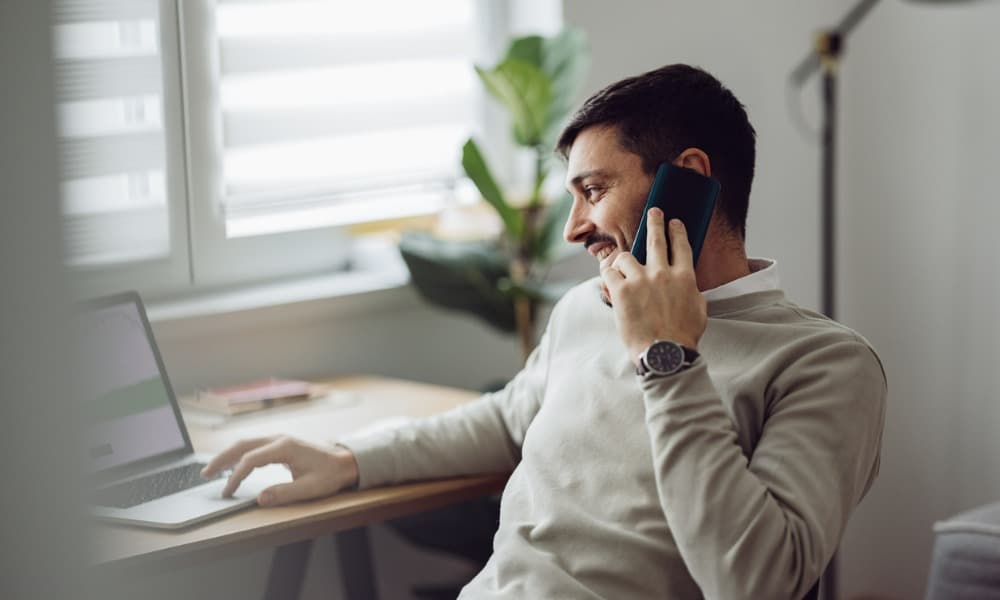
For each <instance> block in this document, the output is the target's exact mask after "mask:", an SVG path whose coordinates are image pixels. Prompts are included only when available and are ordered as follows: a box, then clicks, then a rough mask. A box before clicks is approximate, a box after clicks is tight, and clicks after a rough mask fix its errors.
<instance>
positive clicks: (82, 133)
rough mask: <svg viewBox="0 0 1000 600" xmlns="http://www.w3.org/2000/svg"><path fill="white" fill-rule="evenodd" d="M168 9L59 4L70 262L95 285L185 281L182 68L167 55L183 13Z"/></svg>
mask: <svg viewBox="0 0 1000 600" xmlns="http://www.w3.org/2000/svg"><path fill="white" fill-rule="evenodd" d="M164 8H166V3H160V2H157V0H57V1H56V2H54V4H53V10H54V15H53V16H54V27H55V31H54V32H53V43H54V46H55V47H54V49H53V55H54V58H55V61H56V62H55V71H56V95H57V100H56V102H57V105H56V116H57V121H58V128H59V133H60V140H59V146H60V155H61V172H62V202H63V211H62V212H63V218H64V230H65V240H66V248H67V253H68V262H69V263H70V265H71V266H73V267H75V268H76V270H78V271H80V272H82V273H84V274H85V276H86V279H87V280H88V281H90V282H92V283H94V284H96V286H95V287H101V286H103V287H112V286H114V285H115V284H116V283H117V281H118V280H119V278H124V279H126V280H129V281H131V282H133V283H132V285H141V286H143V287H145V288H148V289H153V290H163V289H167V288H171V287H177V286H180V285H184V284H185V283H186V282H187V281H188V272H187V262H188V261H187V234H186V224H185V222H186V202H185V196H184V173H183V159H182V154H181V145H180V135H179V134H180V131H181V119H180V104H179V101H178V99H179V94H178V89H179V88H178V83H179V80H178V70H177V63H176V61H174V62H171V61H169V60H164V58H165V57H166V56H170V55H171V54H175V53H176V47H175V46H172V45H171V43H170V41H171V39H172V38H171V37H170V35H169V33H170V32H171V31H172V30H173V31H176V29H175V28H176V22H175V21H171V20H170V12H169V10H166V11H165V10H163V9H164ZM164 17H166V18H164ZM173 39H176V37H174V38H173Z"/></svg>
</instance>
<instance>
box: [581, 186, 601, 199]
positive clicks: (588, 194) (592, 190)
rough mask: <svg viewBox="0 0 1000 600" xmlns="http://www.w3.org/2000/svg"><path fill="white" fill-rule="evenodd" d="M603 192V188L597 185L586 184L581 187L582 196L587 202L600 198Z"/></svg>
mask: <svg viewBox="0 0 1000 600" xmlns="http://www.w3.org/2000/svg"><path fill="white" fill-rule="evenodd" d="M603 194H604V188H603V187H601V186H599V185H588V186H585V187H584V188H583V197H584V198H586V199H587V201H588V202H596V201H597V200H600V198H601V196H602V195H603Z"/></svg>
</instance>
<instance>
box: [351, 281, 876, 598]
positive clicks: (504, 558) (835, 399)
mask: <svg viewBox="0 0 1000 600" xmlns="http://www.w3.org/2000/svg"><path fill="white" fill-rule="evenodd" d="M599 281H600V280H599V279H598V278H595V279H591V280H589V281H587V282H584V283H582V284H580V285H579V286H577V287H575V288H574V289H573V290H571V291H570V292H568V293H567V294H566V295H565V296H564V297H563V299H562V300H561V301H560V302H559V303H558V304H557V305H556V307H555V308H554V310H553V312H552V315H551V317H550V320H549V325H548V327H547V329H546V331H545V333H544V335H543V336H542V338H541V341H540V343H539V345H538V347H537V348H536V349H535V351H534V353H533V354H532V355H531V357H530V358H529V360H528V362H527V364H526V366H525V367H524V369H523V370H522V371H521V372H520V373H519V374H518V375H517V376H516V377H515V378H514V379H513V380H512V381H511V382H510V383H509V384H508V385H507V386H506V388H504V389H503V390H501V391H499V392H497V393H494V394H489V395H485V396H483V397H481V398H479V399H478V400H476V401H473V402H471V403H469V404H467V405H463V406H461V407H459V408H457V409H455V410H452V411H450V412H448V413H445V414H442V415H439V416H435V417H430V418H427V419H421V420H418V421H415V422H412V423H409V424H406V425H404V426H402V427H400V428H397V429H394V430H390V431H382V432H378V433H373V434H369V435H364V436H360V437H354V438H348V439H344V440H341V443H343V444H344V445H345V446H347V447H348V448H350V449H351V450H352V451H353V452H354V454H355V457H356V459H357V462H358V467H359V473H360V480H359V486H360V487H361V488H370V487H374V486H379V485H384V484H389V483H397V482H402V481H407V480H415V479H426V478H439V477H448V476H456V475H462V474H474V473H494V472H507V471H511V470H512V471H513V473H512V474H511V476H510V479H509V481H508V483H507V486H506V488H505V489H504V492H503V497H502V501H501V508H500V525H499V529H498V531H497V533H496V536H495V538H494V543H493V544H494V545H493V547H494V553H493V556H492V558H491V559H490V560H489V562H488V564H487V565H486V567H485V568H484V569H483V570H482V571H481V572H480V573H479V574H478V575H477V576H476V577H475V578H474V579H473V580H472V582H470V583H469V584H468V585H467V586H466V588H465V589H464V590H463V593H462V596H461V597H462V598H504V599H515V598H516V599H534V598H539V599H541V598H545V599H548V598H606V599H620V598H699V597H706V598H756V599H761V598H767V599H772V598H774V599H777V598H799V597H801V596H802V595H804V594H805V593H806V592H807V591H808V590H809V589H810V588H811V587H812V586H813V584H814V583H815V582H816V580H817V579H818V578H819V575H820V573H821V572H822V570H823V568H824V567H825V565H826V564H827V562H828V561H829V560H830V558H831V556H832V555H833V552H834V550H835V548H836V547H837V544H838V543H839V541H840V538H841V535H842V533H843V531H844V528H845V526H846V524H847V520H848V517H849V516H850V514H851V511H852V510H853V509H854V507H855V506H856V505H857V503H858V502H859V501H860V500H861V498H862V497H863V496H864V494H865V493H866V492H867V491H868V489H869V487H870V486H871V484H872V481H873V480H874V478H875V475H876V474H877V472H878V464H879V448H880V444H881V437H882V429H883V423H884V418H885V399H886V380H885V375H884V372H883V370H882V367H881V364H880V362H879V359H878V358H877V356H876V355H875V353H874V351H873V350H872V348H871V347H870V345H869V344H868V343H867V342H866V341H865V340H864V339H863V338H861V337H860V336H859V335H858V334H856V333H855V332H853V331H851V330H850V329H848V328H846V327H844V326H842V325H839V324H837V323H835V322H833V321H831V320H829V319H827V318H825V317H824V316H822V315H819V314H817V313H814V312H811V311H808V310H805V309H803V308H800V307H798V306H796V305H795V304H793V303H792V302H790V301H788V300H787V299H786V298H785V297H784V294H783V293H782V292H781V291H780V290H773V291H764V292H757V293H751V294H745V295H742V296H737V297H735V298H728V299H724V300H719V301H715V302H709V303H708V315H709V319H708V326H707V329H706V331H705V333H704V335H703V337H702V339H701V341H700V343H699V346H698V350H699V352H700V353H701V358H700V359H699V360H697V361H696V363H695V364H694V365H693V366H692V367H690V368H688V369H686V370H684V371H681V372H679V373H676V374H674V375H671V376H667V377H660V378H650V379H645V380H644V379H643V378H641V377H638V376H637V375H636V374H635V367H634V365H633V362H632V359H631V357H630V356H629V355H628V352H627V351H626V349H625V347H624V345H623V343H622V342H621V339H620V338H619V336H618V332H617V330H616V327H615V322H614V316H613V313H612V311H611V309H610V308H609V307H607V306H606V305H604V304H603V303H602V302H601V300H600V297H599Z"/></svg>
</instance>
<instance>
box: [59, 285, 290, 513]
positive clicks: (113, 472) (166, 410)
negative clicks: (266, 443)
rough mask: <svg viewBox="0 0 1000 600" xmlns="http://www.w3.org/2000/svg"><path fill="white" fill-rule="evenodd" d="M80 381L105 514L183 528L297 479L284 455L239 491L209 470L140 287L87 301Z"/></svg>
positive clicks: (95, 486) (96, 494)
mask: <svg viewBox="0 0 1000 600" xmlns="http://www.w3.org/2000/svg"><path fill="white" fill-rule="evenodd" d="M77 323H78V325H79V332H78V333H79V335H78V336H77V340H78V341H79V343H80V344H81V348H80V352H78V357H77V365H78V374H77V375H76V376H75V377H74V379H76V380H77V381H75V382H74V383H75V384H76V389H77V390H79V393H80V395H81V401H83V402H89V403H90V404H89V405H88V406H86V407H85V410H84V411H82V412H83V413H84V414H86V415H88V416H89V417H90V418H89V420H88V424H87V426H86V427H87V429H86V431H85V432H84V436H83V439H84V441H85V442H86V444H87V448H86V461H87V463H88V470H89V471H90V475H91V479H92V489H91V494H90V504H91V512H92V513H93V514H94V515H96V516H97V517H99V518H101V519H106V520H111V521H118V522H123V523H130V524H135V525H143V526H149V527H157V528H164V529H175V528H180V527H186V526H188V525H192V524H194V523H198V522H200V521H203V520H205V519H209V518H212V517H215V516H217V515H221V514H224V513H227V512H231V511H234V510H238V509H241V508H244V507H247V506H250V505H253V504H254V503H256V497H257V494H259V493H260V491H261V490H263V489H264V488H266V487H269V486H271V485H274V484H275V483H281V482H286V481H290V480H291V475H290V474H289V473H288V470H287V469H285V468H284V467H283V466H281V465H271V466H269V467H266V468H263V469H255V470H254V472H253V473H252V474H251V475H250V477H248V478H247V479H246V481H244V482H243V483H242V484H241V485H240V488H239V490H238V491H237V493H236V495H235V496H234V497H232V498H223V497H222V488H223V486H224V485H225V474H223V475H222V476H220V477H217V478H215V479H213V480H205V479H202V478H201V476H200V471H201V469H202V467H204V466H205V464H206V463H207V462H208V459H209V458H210V457H207V456H203V455H199V454H195V452H194V450H193V448H192V446H191V440H190V437H189V436H188V431H187V428H186V427H185V425H184V420H183V419H182V417H181V412H180V408H179V407H178V404H177V398H176V396H175V395H174V392H173V389H172V388H171V386H170V380H169V379H168V377H167V372H166V370H165V369H164V366H163V360H162V359H161V357H160V353H159V350H158V349H157V347H156V342H155V340H154V339H153V333H152V330H151V329H150V326H149V320H148V319H147V317H146V311H145V309H144V308H143V305H142V300H141V299H140V298H139V295H138V294H137V293H135V292H127V293H124V294H119V295H116V296H111V297H107V298H102V299H100V300H96V301H93V302H91V303H88V304H87V305H86V307H85V308H84V310H82V311H80V313H79V314H78V318H77Z"/></svg>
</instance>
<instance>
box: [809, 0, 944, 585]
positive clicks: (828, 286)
mask: <svg viewBox="0 0 1000 600" xmlns="http://www.w3.org/2000/svg"><path fill="white" fill-rule="evenodd" d="M878 3H879V0H859V1H858V2H857V3H855V4H854V6H853V7H852V8H851V9H850V11H848V12H847V14H846V15H845V16H844V18H843V19H841V21H840V23H838V24H837V25H836V26H835V27H833V28H830V29H826V30H823V31H820V32H819V34H818V35H817V36H816V44H815V46H814V48H813V49H812V50H811V51H810V52H809V53H808V54H807V55H806V57H805V58H803V59H802V60H801V61H800V62H799V64H798V66H796V67H795V69H794V70H793V71H792V73H791V76H790V82H791V84H792V86H793V87H794V88H800V87H802V86H803V85H804V84H805V83H806V81H808V80H809V78H811V77H812V76H813V75H814V74H815V73H816V72H820V73H821V78H822V104H823V110H822V126H821V137H820V140H821V150H820V154H821V158H820V161H821V168H820V215H821V224H820V240H821V259H820V260H821V263H822V269H821V271H822V279H821V289H820V296H821V300H822V304H821V309H822V311H823V314H825V315H827V316H828V317H830V318H831V319H835V318H836V296H837V294H836V292H837V289H836V275H837V270H836V266H837V265H836V254H837V244H836V233H837V229H836V223H837V221H836V175H837V171H836V158H837V157H836V150H837V144H836V142H837V135H836V134H837V130H836V125H837V77H838V71H839V67H840V60H841V57H842V56H843V52H844V41H845V40H846V38H847V36H848V35H849V34H850V33H851V31H853V30H854V28H855V27H857V26H858V24H859V23H861V21H862V20H864V18H865V17H866V16H867V15H868V13H869V12H870V11H871V9H872V8H874V7H875V5H876V4H878ZM919 3H921V4H934V3H937V4H948V3H958V2H957V1H955V0H951V1H949V0H936V1H935V0H921V1H920V2H919ZM837 574H838V568H837V554H836V553H835V554H834V555H833V558H832V559H831V560H830V564H829V565H828V566H827V568H826V571H825V572H824V573H823V578H822V583H821V590H820V591H821V598H823V600H836V599H837Z"/></svg>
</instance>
